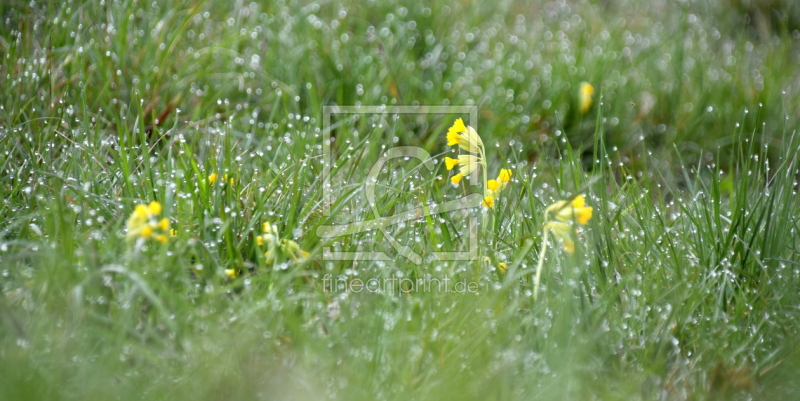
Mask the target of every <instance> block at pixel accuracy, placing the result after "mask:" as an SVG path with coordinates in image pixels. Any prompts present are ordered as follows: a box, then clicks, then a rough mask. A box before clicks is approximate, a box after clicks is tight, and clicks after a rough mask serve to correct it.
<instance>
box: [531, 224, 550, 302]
mask: <svg viewBox="0 0 800 401" xmlns="http://www.w3.org/2000/svg"><path fill="white" fill-rule="evenodd" d="M548 233H550V229H549V228H548V227H545V229H544V236H542V250H541V251H540V252H539V263H537V264H536V277H535V278H534V279H533V300H534V301H535V300H536V299H537V298H538V296H539V280H540V279H541V277H542V265H543V264H544V253H545V252H547V234H548Z"/></svg>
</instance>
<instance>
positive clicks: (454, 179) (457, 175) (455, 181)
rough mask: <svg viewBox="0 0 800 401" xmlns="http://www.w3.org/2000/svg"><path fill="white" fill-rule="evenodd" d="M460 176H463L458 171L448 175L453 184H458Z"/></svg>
mask: <svg viewBox="0 0 800 401" xmlns="http://www.w3.org/2000/svg"><path fill="white" fill-rule="evenodd" d="M462 178H464V176H463V175H461V174H460V173H459V174H456V175H454V176H452V177H450V182H452V183H453V185H458V183H459V182H461V179H462Z"/></svg>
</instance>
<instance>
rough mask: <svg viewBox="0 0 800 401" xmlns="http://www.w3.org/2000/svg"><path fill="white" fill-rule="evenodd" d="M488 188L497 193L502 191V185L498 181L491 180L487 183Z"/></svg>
mask: <svg viewBox="0 0 800 401" xmlns="http://www.w3.org/2000/svg"><path fill="white" fill-rule="evenodd" d="M486 188H489V190H490V191H497V190H498V189H500V183H499V182H498V181H497V180H489V182H487V183H486Z"/></svg>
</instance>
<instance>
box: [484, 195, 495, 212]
mask: <svg viewBox="0 0 800 401" xmlns="http://www.w3.org/2000/svg"><path fill="white" fill-rule="evenodd" d="M481 206H483V207H488V208H490V209H493V208H494V198H493V197H491V196H487V197H485V198H483V202H481Z"/></svg>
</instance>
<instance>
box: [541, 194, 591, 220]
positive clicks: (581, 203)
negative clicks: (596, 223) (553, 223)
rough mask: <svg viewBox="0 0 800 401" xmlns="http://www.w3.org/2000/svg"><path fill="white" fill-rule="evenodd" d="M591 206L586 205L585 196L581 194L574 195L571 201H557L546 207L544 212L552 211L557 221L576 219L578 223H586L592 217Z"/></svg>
mask: <svg viewBox="0 0 800 401" xmlns="http://www.w3.org/2000/svg"><path fill="white" fill-rule="evenodd" d="M593 210H594V209H593V208H592V207H591V206H586V198H584V197H583V195H582V194H581V195H578V196H576V197H574V198H573V199H572V200H571V201H558V202H556V203H554V204H552V205H550V206H548V207H547V210H546V211H545V213H546V214H548V215H549V214H550V213H553V215H554V217H555V218H556V219H557V220H559V221H564V222H566V221H573V220H575V221H577V222H578V223H580V224H586V223H588V222H589V219H591V218H592V211H593Z"/></svg>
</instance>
